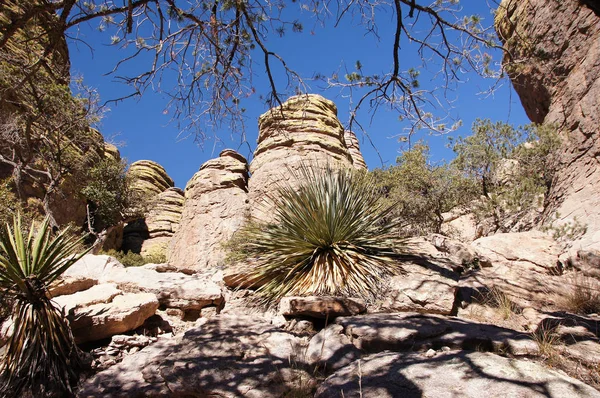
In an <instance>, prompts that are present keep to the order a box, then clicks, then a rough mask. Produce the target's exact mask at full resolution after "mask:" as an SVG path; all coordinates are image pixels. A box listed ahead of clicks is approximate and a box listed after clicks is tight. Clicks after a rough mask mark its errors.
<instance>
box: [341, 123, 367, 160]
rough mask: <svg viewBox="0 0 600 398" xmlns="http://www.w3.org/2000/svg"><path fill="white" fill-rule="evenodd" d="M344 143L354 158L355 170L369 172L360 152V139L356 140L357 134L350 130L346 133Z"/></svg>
mask: <svg viewBox="0 0 600 398" xmlns="http://www.w3.org/2000/svg"><path fill="white" fill-rule="evenodd" d="M344 142H345V143H346V148H348V152H349V153H350V157H352V165H353V166H354V168H355V169H357V170H367V164H366V163H365V159H364V158H363V155H362V153H361V152H360V145H359V143H358V138H356V134H354V132H352V131H350V130H346V131H344Z"/></svg>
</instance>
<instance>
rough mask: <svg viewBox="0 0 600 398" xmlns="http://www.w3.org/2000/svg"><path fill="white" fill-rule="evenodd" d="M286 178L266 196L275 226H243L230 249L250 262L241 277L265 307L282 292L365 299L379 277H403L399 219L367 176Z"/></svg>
mask: <svg viewBox="0 0 600 398" xmlns="http://www.w3.org/2000/svg"><path fill="white" fill-rule="evenodd" d="M290 173H291V180H290V182H289V183H287V184H282V185H280V186H279V188H278V189H277V190H276V192H275V193H274V194H273V195H271V196H270V197H269V198H268V199H267V204H268V206H270V208H272V210H271V211H270V212H269V214H271V215H272V221H269V222H264V221H263V222H261V221H258V220H253V221H252V222H249V223H247V224H246V225H245V226H243V227H242V228H241V230H239V231H238V232H237V233H236V235H234V237H233V239H232V241H230V243H229V245H228V247H229V248H230V249H232V250H233V251H234V253H233V255H232V257H233V258H237V259H241V258H245V259H246V261H247V262H248V263H249V264H250V265H251V270H250V271H249V272H248V273H247V274H245V275H244V276H243V278H247V280H248V281H252V283H253V284H254V285H255V286H256V288H257V292H258V293H259V294H260V295H262V298H263V300H264V302H265V303H266V304H272V303H275V302H276V301H277V300H278V299H280V298H281V297H283V296H285V295H301V296H305V295H343V296H359V297H364V298H370V297H372V295H373V294H375V292H376V291H377V288H378V285H379V284H380V282H381V281H382V278H383V277H385V276H389V275H394V274H397V273H399V272H402V268H401V267H400V265H399V263H398V260H397V253H398V250H399V249H400V248H402V240H401V239H400V238H399V237H398V236H399V234H398V227H399V222H398V221H396V220H395V219H393V218H391V213H392V209H391V208H390V207H385V206H383V205H382V204H381V203H379V202H378V199H379V192H378V190H377V188H376V186H375V185H374V183H373V182H372V181H371V180H370V179H369V178H368V177H366V176H364V175H362V176H361V175H357V173H356V172H353V171H351V170H341V171H337V170H333V169H332V168H331V167H329V166H327V167H326V168H325V170H322V169H319V168H318V167H315V168H313V167H309V166H308V165H304V166H303V167H301V168H300V169H299V171H292V170H290ZM383 220H387V221H386V222H383Z"/></svg>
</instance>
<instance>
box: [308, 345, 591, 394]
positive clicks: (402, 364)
mask: <svg viewBox="0 0 600 398" xmlns="http://www.w3.org/2000/svg"><path fill="white" fill-rule="evenodd" d="M342 392H343V394H342ZM341 396H343V397H346V398H358V397H362V398H395V397H406V398H413V397H414V398H417V397H440V398H450V397H464V398H471V397H472V398H475V397H481V396H486V397H489V398H500V397H531V398H533V397H540V398H541V397H546V398H559V397H569V396H572V397H575V396H577V397H600V393H599V392H598V391H596V390H595V389H593V388H592V387H590V386H587V385H585V384H583V383H582V382H580V381H579V380H575V379H573V378H571V377H568V376H565V375H563V374H561V373H558V372H555V371H553V370H550V369H548V368H546V367H544V366H542V365H540V364H537V363H533V362H525V361H522V360H516V359H509V358H502V357H499V356H497V355H494V354H491V353H486V352H465V351H459V352H448V353H445V354H439V355H435V356H433V357H431V358H427V357H426V356H425V355H423V354H420V353H390V352H387V353H386V352H384V353H380V354H375V355H372V356H369V357H366V358H363V359H362V360H361V361H360V362H359V361H356V362H354V363H353V364H352V365H350V366H347V367H345V368H342V369H340V370H339V371H337V372H336V373H334V374H333V375H331V376H330V377H329V378H327V379H326V380H325V382H324V383H323V384H322V385H321V386H320V387H319V389H318V390H317V393H316V395H315V397H316V398H338V397H341Z"/></svg>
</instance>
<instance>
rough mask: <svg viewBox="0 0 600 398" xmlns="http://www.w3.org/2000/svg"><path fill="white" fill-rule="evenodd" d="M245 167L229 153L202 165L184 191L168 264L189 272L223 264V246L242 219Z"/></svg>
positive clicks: (240, 158)
mask: <svg viewBox="0 0 600 398" xmlns="http://www.w3.org/2000/svg"><path fill="white" fill-rule="evenodd" d="M247 183H248V165H247V162H246V159H244V157H243V156H242V155H240V154H239V153H237V152H235V151H233V150H224V151H222V152H221V154H220V155H219V157H218V158H216V159H212V160H209V161H208V162H206V163H204V164H203V165H202V166H201V167H200V170H199V171H198V172H197V173H196V174H194V176H193V177H192V179H191V180H190V181H189V182H188V184H187V186H186V188H185V203H184V206H183V213H182V218H181V224H180V226H179V229H178V230H177V232H176V233H175V234H174V236H173V240H172V241H171V244H170V246H169V254H168V258H169V264H170V265H172V266H173V267H175V268H176V269H178V270H180V271H182V272H186V273H193V272H198V271H203V270H205V269H208V268H216V267H220V266H223V265H224V260H225V255H226V254H225V250H224V248H223V244H224V243H225V242H226V241H227V240H228V239H229V238H231V236H232V235H233V233H234V232H235V231H237V230H238V229H239V228H240V226H241V225H242V224H243V222H244V221H245V220H246V216H247V214H246V213H247V211H248V198H247Z"/></svg>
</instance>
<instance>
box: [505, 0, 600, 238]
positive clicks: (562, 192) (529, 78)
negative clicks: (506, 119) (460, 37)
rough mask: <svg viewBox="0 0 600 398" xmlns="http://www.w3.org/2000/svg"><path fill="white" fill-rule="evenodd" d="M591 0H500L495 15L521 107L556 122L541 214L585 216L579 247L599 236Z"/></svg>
mask: <svg viewBox="0 0 600 398" xmlns="http://www.w3.org/2000/svg"><path fill="white" fill-rule="evenodd" d="M595 3H597V2H592V1H584V2H582V1H578V0H564V1H545V0H530V1H518V0H503V1H502V3H501V5H500V7H499V10H498V13H497V15H496V21H495V22H496V29H497V31H498V33H499V36H500V38H501V39H502V40H503V42H504V43H505V47H506V48H507V50H508V52H509V53H510V59H512V61H510V59H509V57H507V58H505V64H506V66H507V70H508V72H509V75H510V76H511V79H512V82H513V85H514V87H515V90H516V91H517V93H518V94H519V96H520V98H521V102H522V103H523V106H524V107H525V111H526V112H527V115H528V116H529V118H530V119H531V120H532V121H534V122H536V123H547V124H555V125H556V126H557V127H558V129H559V131H560V132H561V134H562V136H563V138H564V144H563V158H562V165H561V168H560V170H559V173H558V175H557V177H556V178H555V184H554V185H553V187H552V190H551V192H550V193H549V202H550V203H549V204H550V206H549V208H548V209H547V211H546V218H547V220H551V218H552V216H554V215H555V214H556V212H558V214H559V218H558V220H557V223H558V224H562V223H573V222H574V220H575V218H576V217H577V219H578V221H580V222H583V223H585V224H587V232H586V234H585V235H584V236H583V239H581V241H580V242H579V243H578V244H577V248H583V249H590V248H596V249H598V248H599V247H598V246H599V243H598V242H600V167H599V163H598V156H599V155H600V140H598V133H599V131H598V130H599V129H600V16H599V15H598V13H597V8H596V9H595V10H593V9H592V8H590V6H591V5H594V4H595ZM595 7H597V6H595ZM594 11H596V12H594ZM509 61H510V62H509ZM547 222H548V221H547Z"/></svg>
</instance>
